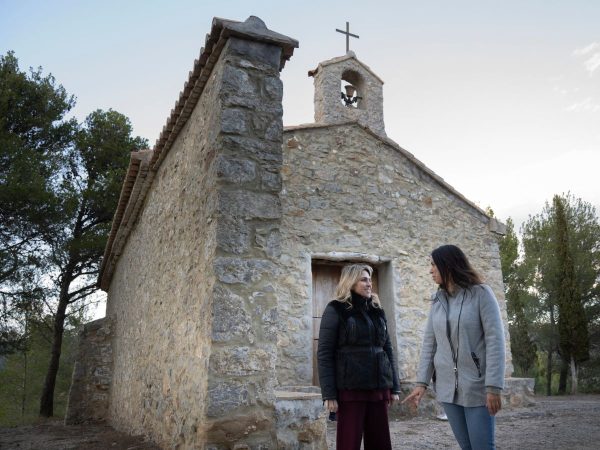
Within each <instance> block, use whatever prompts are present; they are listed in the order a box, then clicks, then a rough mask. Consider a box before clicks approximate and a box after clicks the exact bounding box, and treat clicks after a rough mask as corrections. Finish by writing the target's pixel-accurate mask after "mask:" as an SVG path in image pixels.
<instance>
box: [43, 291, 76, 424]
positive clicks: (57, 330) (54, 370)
mask: <svg viewBox="0 0 600 450" xmlns="http://www.w3.org/2000/svg"><path fill="white" fill-rule="evenodd" d="M70 284H71V282H70V280H69V281H64V282H63V283H62V286H61V289H60V297H59V300H58V308H57V310H56V315H55V316H54V333H53V335H52V353H51V356H50V365H49V366H48V371H47V372H46V378H45V379H44V388H43V390H42V396H41V398H40V416H42V417H51V416H53V415H54V388H55V386H56V375H57V374H58V367H59V364H60V353H61V348H62V339H63V333H64V330H65V318H66V311H67V306H68V305H69V286H70Z"/></svg>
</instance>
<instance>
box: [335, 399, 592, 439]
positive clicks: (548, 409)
mask: <svg viewBox="0 0 600 450" xmlns="http://www.w3.org/2000/svg"><path fill="white" fill-rule="evenodd" d="M536 402H537V403H536V405H535V406H532V407H528V408H518V409H512V410H508V409H505V410H502V411H501V412H500V413H498V416H497V419H496V447H497V448H498V449H499V450H504V449H519V450H553V449H568V450H585V449H600V395H585V396H576V397H537V398H536ZM390 431H391V433H392V443H393V448H394V449H395V450H396V449H398V450H399V449H407V450H413V449H414V450H421V449H442V448H446V449H458V448H459V447H458V445H457V444H456V441H455V440H454V436H453V435H452V431H451V430H450V425H448V422H442V421H439V420H435V419H424V418H415V419H410V420H405V421H397V422H392V423H390ZM327 438H328V442H329V448H330V449H334V448H335V444H334V442H335V424H331V423H330V425H329V429H328V436H327Z"/></svg>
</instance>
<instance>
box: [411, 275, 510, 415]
mask: <svg viewBox="0 0 600 450" xmlns="http://www.w3.org/2000/svg"><path fill="white" fill-rule="evenodd" d="M461 304H462V308H461ZM461 309H462V311H461ZM446 314H448V323H449V325H450V327H449V328H450V334H451V337H452V346H453V348H454V349H455V351H456V350H458V351H457V353H456V354H457V357H456V369H457V370H456V372H457V373H458V377H456V376H455V371H454V358H453V356H452V349H451V347H450V344H449V342H448V337H447V327H446ZM504 365H505V348H504V327H503V325H502V319H501V317H500V308H499V307H498V301H497V300H496V297H495V296H494V293H493V292H492V290H491V288H490V287H489V286H488V285H485V284H480V285H474V286H472V287H471V288H468V289H460V290H459V291H458V292H456V294H455V295H454V296H448V294H447V293H446V292H445V291H443V290H441V289H440V290H438V291H437V292H436V293H435V294H434V295H433V296H432V305H431V310H430V312H429V317H428V319H427V326H426V328H425V336H424V338H423V346H422V349H421V360H420V362H419V370H418V374H417V384H420V385H423V386H427V385H429V382H430V380H431V378H432V375H433V371H434V370H435V372H436V383H435V390H436V394H437V399H438V401H440V402H447V403H455V404H457V405H461V406H467V407H472V406H484V405H485V403H486V391H487V392H495V393H499V392H500V390H501V389H502V388H504ZM456 383H457V384H458V388H457V389H456V390H455V385H456Z"/></svg>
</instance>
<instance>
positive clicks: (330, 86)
mask: <svg viewBox="0 0 600 450" xmlns="http://www.w3.org/2000/svg"><path fill="white" fill-rule="evenodd" d="M308 75H309V76H311V77H314V85H315V99H314V103H315V122H316V123H320V124H336V123H344V122H350V121H357V122H358V123H359V124H361V125H363V126H365V127H367V128H369V129H370V130H371V131H373V132H374V133H377V134H378V135H380V136H382V137H386V134H385V126H384V123H383V81H382V80H381V78H379V77H378V76H377V75H375V73H374V72H373V71H372V70H371V69H370V68H369V67H368V66H367V65H365V64H363V63H362V62H361V61H359V60H358V58H357V57H356V55H355V54H354V52H353V51H348V52H347V53H346V55H344V56H340V57H337V58H333V59H330V60H328V61H323V62H321V63H319V66H318V67H317V68H316V69H315V70H311V71H309V72H308Z"/></svg>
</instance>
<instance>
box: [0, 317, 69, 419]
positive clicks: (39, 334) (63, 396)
mask: <svg viewBox="0 0 600 450" xmlns="http://www.w3.org/2000/svg"><path fill="white" fill-rule="evenodd" d="M47 319H50V318H47ZM76 344H77V339H76V335H75V332H74V331H73V329H71V330H70V331H67V332H66V333H65V339H64V341H63V357H62V359H63V361H62V364H61V367H60V371H59V374H58V377H57V386H56V404H55V414H56V415H57V416H59V417H62V416H64V413H65V410H66V407H67V399H68V393H69V387H70V383H71V374H72V372H73V364H74V361H75V353H76ZM50 346H51V343H50V341H49V330H48V328H47V324H45V323H40V324H35V325H32V327H31V331H30V333H29V336H28V339H27V342H26V345H25V346H24V347H23V348H22V349H21V350H19V351H17V352H14V353H12V354H10V355H6V356H4V357H0V358H1V361H2V362H0V426H15V425H22V424H28V423H33V422H35V421H36V420H37V417H38V410H39V403H40V392H41V390H42V385H43V382H44V376H45V373H46V370H47V368H48V359H49V354H50Z"/></svg>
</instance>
